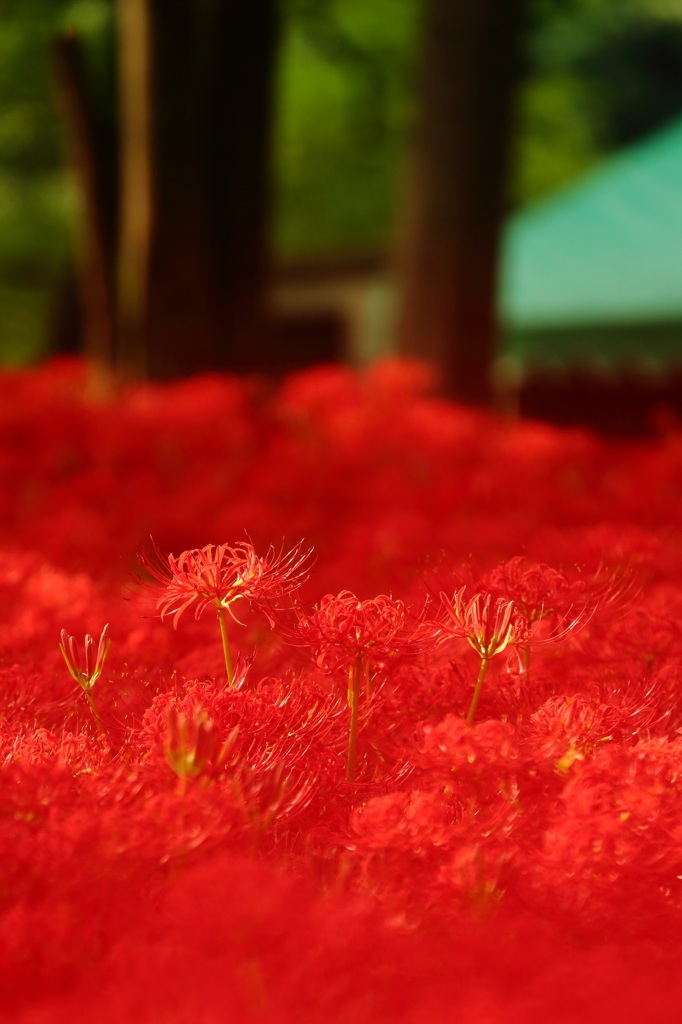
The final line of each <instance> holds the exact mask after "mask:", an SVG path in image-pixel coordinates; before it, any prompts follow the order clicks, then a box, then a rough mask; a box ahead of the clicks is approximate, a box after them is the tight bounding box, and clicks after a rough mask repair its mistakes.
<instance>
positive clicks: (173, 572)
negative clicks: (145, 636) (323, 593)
mask: <svg viewBox="0 0 682 1024" xmlns="http://www.w3.org/2000/svg"><path fill="white" fill-rule="evenodd" d="M311 554H312V549H309V550H305V549H304V548H303V546H302V544H297V545H296V546H295V547H293V548H292V549H291V550H290V551H285V550H284V548H283V547H282V548H280V550H279V551H277V550H276V549H275V547H274V546H273V545H270V547H269V548H268V551H267V553H266V554H265V555H257V554H256V552H255V550H254V547H253V545H252V544H251V543H250V542H249V541H244V542H242V543H240V544H234V545H231V544H219V545H215V544H207V545H206V547H203V548H193V549H191V550H190V551H183V552H182V554H180V555H178V556H177V557H176V556H174V555H168V556H165V557H164V556H163V555H161V554H160V553H159V551H158V550H157V549H156V548H154V549H153V552H152V554H151V555H149V554H147V553H145V552H142V553H140V554H139V555H138V561H139V562H140V565H141V566H142V568H143V569H145V570H146V571H147V572H148V573H149V575H150V576H151V577H152V579H153V580H154V581H155V583H156V584H157V585H159V586H160V587H161V588H162V592H161V595H160V597H159V599H158V601H157V603H156V607H157V608H158V609H159V610H160V612H161V618H162V619H164V618H166V616H172V619H173V626H174V628H177V625H178V621H179V619H180V616H181V615H182V614H183V612H184V611H186V610H187V608H189V607H190V606H192V605H194V617H195V618H196V619H199V618H200V617H201V615H202V614H203V613H204V611H206V609H207V608H209V607H213V608H215V609H216V613H217V616H218V622H219V625H220V635H221V640H222V645H223V654H224V657H225V671H226V675H227V681H228V683H229V685H230V686H231V685H232V684H233V681H234V663H233V659H232V652H231V649H230V643H229V638H228V633H227V617H226V613H229V615H230V617H231V618H232V619H233V620H234V621H235V622H238V621H239V620H238V619H237V617H236V615H235V611H234V605H235V604H236V603H237V602H238V601H241V600H243V601H246V602H247V604H250V605H252V606H253V607H256V608H258V609H259V610H260V611H261V612H263V613H264V615H265V616H266V618H267V619H268V621H269V622H270V625H271V626H272V625H274V619H273V617H272V610H271V609H272V607H273V606H275V605H276V603H277V602H278V601H279V600H281V599H282V598H283V597H285V596H286V595H287V594H291V593H292V592H293V591H295V590H297V589H298V587H299V586H301V584H302V583H303V582H304V581H305V580H306V579H307V578H308V577H307V568H308V565H309V560H310V556H311Z"/></svg>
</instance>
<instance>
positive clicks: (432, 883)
mask: <svg viewBox="0 0 682 1024" xmlns="http://www.w3.org/2000/svg"><path fill="white" fill-rule="evenodd" d="M669 431H670V432H669V433H667V434H666V435H665V436H661V437H660V438H659V439H658V440H657V441H652V442H647V443H646V444H644V443H634V442H632V443H628V444H615V443H609V442H606V441H604V440H600V439H599V438H598V437H596V436H593V435H591V434H589V433H587V432H582V431H561V430H556V429H553V428H550V427H547V426H542V425H540V424H537V423H504V422H502V421H500V420H499V419H497V418H493V417H488V416H487V415H485V414H483V413H481V412H476V411H472V410H467V409H461V408H457V407H456V406H454V405H450V404H448V403H446V402H443V401H442V400H440V399H437V398H435V397H433V396H432V395H431V394H430V391H429V377H428V373H427V372H426V371H425V369H424V368H423V367H421V366H418V365H414V364H410V363H407V362H402V361H392V362H387V363H379V364H377V365H375V366H373V367H371V368H369V369H368V370H367V371H365V372H363V373H356V372H354V371H351V370H349V369H347V368H343V367H319V368H316V369H314V370H309V371H305V372H302V373H298V374H294V375H292V376H290V377H289V378H287V379H286V380H284V381H283V382H282V383H281V384H280V385H279V386H278V387H277V388H276V389H273V388H272V386H267V385H265V384H261V383H259V382H258V381H256V380H254V379H251V380H248V381H246V380H238V379H232V378H229V377H221V376H211V377H201V378H197V379H194V380H190V381H184V382H181V383H174V384H167V385H155V386H142V385H139V386H135V387H126V388H121V389H119V390H118V391H114V390H112V391H111V393H110V394H108V395H107V396H102V395H99V396H96V395H94V394H93V393H91V391H90V390H89V389H88V378H87V368H86V367H85V366H84V365H82V364H81V363H78V362H69V361H63V362H55V363H52V364H48V365H46V366H44V367H42V368H40V369H33V370H25V371H20V372H12V373H7V374H5V375H4V376H2V377H0V432H1V433H2V437H3V444H2V446H0V478H1V480H2V486H1V487H0V521H1V523H2V536H1V538H0V542H1V544H2V548H1V553H2V558H0V621H1V623H2V627H1V629H0V745H1V746H0V750H1V756H0V844H1V846H2V850H3V856H2V857H0V908H1V909H2V915H1V916H0V1017H2V1019H8V1020H12V1021H13V1022H17V1024H29V1022H31V1024H38V1022H39V1021H45V1022H47V1021H53V1020H66V1019H68V1020H69V1021H71V1022H78V1021H91V1020H97V1021H102V1022H104V1024H107V1022H109V1021H111V1022H112V1024H113V1022H114V1021H120V1020H129V1019H131V1020H132V1019H135V1020H136V1021H138V1022H149V1024H179V1022H181V1021H185V1020H189V1019H198V1020H202V1021H207V1022H213V1021H215V1022H216V1024H217V1022H218V1021H220V1022H221V1024H222V1022H223V1021H229V1022H235V1024H252V1022H253V1024H256V1022H257V1021H264V1020H266V1021H268V1022H273V1024H289V1022H293V1021H296V1022H297V1024H298V1022H303V1024H306V1022H310V1024H321V1022H324V1024H341V1022H345V1021H349V1020H352V1021H353V1022H354V1024H355V1022H357V1024H383V1022H388V1021H391V1022H392V1021H401V1022H403V1021H404V1022H406V1024H417V1022H420V1024H421V1022H423V1021H429V1022H434V1024H440V1022H442V1024H445V1022H450V1021H452V1020H455V1019H456V1020H466V1021H471V1022H472V1024H478V1022H481V1024H482V1022H486V1024H496V1022H500V1024H501V1022H505V1024H506V1022H512V1024H535V1022H537V1024H539V1022H543V1024H544V1022H545V1021H548V1020H550V1021H552V1022H560V1024H569V1022H573V1021H577V1020H580V1021H584V1022H591V1021H594V1022H596V1021H602V1020H614V1021H635V1020H637V1021H641V1020H656V1021H657V1022H658V1021H661V1022H667V1021H670V1022H672V1021H677V1020H678V1019H679V1015H680V1010H681V1008H682V985H681V984H680V983H679V982H678V981H677V980H676V978H677V972H676V964H677V961H678V959H679V956H680V953H682V942H681V940H680V926H681V925H682V889H680V879H681V878H682V855H681V853H680V851H681V850H682V845H681V844H682V832H681V826H680V822H681V821H682V745H681V741H680V736H681V735H682V699H681V696H680V695H681V692H682V690H681V687H682V625H681V623H682V587H681V586H680V579H681V578H682V541H681V538H682V503H680V501H679V496H680V493H682V431H677V430H674V429H672V428H669ZM150 535H151V536H152V537H153V538H154V542H153V546H152V547H151V548H150V547H149V546H147V548H146V551H145V548H144V547H143V548H142V549H140V544H141V543H142V544H143V545H144V543H145V541H144V538H148V537H149V536H150ZM300 537H304V538H305V543H303V542H298V543H297V542H296V540H297V538H300ZM239 538H244V539H239ZM280 538H293V541H281V540H280ZM273 539H274V540H275V541H276V543H275V544H273ZM208 540H214V541H219V542H220V543H217V544H216V543H207V541H208ZM312 549H314V552H315V561H314V565H313V559H312V556H311V554H310V552H311V550H312ZM140 550H142V551H143V553H142V555H141V556H139V560H138V557H137V556H136V552H139V551H140ZM162 551H167V552H172V553H171V554H167V555H165V554H161V552H162ZM434 578H437V579H438V586H437V587H435V588H434V586H433V584H432V583H431V582H430V581H432V580H433V579H434ZM438 594H440V600H438V599H437V596H436V595H438ZM321 595H326V596H321ZM189 609H193V611H194V615H193V616H192V615H184V613H185V611H188V610H189ZM205 612H209V613H210V614H208V615H206V614H204V613H205ZM214 618H215V619H217V621H218V625H219V632H220V635H218V630H217V629H216V624H215V621H213V620H214ZM168 619H170V620H171V622H170V623H169V622H168ZM103 623H107V624H108V625H107V626H104V628H103V629H102V625H103ZM171 626H172V627H177V628H171ZM60 638H61V642H59V641H60ZM498 655H502V657H498ZM226 676H227V678H226Z"/></svg>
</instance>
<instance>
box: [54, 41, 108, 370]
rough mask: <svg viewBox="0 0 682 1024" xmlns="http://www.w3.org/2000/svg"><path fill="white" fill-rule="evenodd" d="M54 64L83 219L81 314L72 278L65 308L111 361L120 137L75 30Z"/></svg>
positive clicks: (87, 347) (72, 342) (91, 348)
mask: <svg viewBox="0 0 682 1024" xmlns="http://www.w3.org/2000/svg"><path fill="white" fill-rule="evenodd" d="M53 64H54V72H55V79H56V85H57V98H58V103H59V107H60V110H61V114H62V118H63V120H64V124H65V128H66V142H67V149H68V151H69V155H70V160H71V164H72V166H73V168H74V172H75V178H76V181H77V182H78V185H79V199H80V205H81V224H82V230H81V238H80V240H79V252H78V254H77V267H76V289H77V294H78V306H79V310H78V312H79V315H76V316H74V315H73V296H72V295H71V293H70V289H71V281H70V280H69V281H67V282H65V285H64V296H63V298H64V300H65V305H64V306H63V308H62V313H66V310H67V308H68V309H70V310H71V313H70V314H69V316H68V326H67V329H68V331H70V332H72V331H74V330H80V332H81V336H82V346H81V347H82V349H83V351H84V352H85V354H86V355H87V356H88V357H89V358H90V359H91V360H92V361H93V363H95V364H99V365H104V366H111V365H112V363H113V361H114V353H115V347H116V340H115V337H116V297H115V288H114V266H113V254H114V250H115V245H116V221H117V185H116V171H115V168H116V139H115V136H114V135H113V134H112V133H111V132H110V131H107V127H106V121H105V119H104V118H102V116H101V113H100V112H99V111H98V110H97V107H96V105H95V103H94V100H93V95H94V90H93V88H92V83H91V82H90V80H89V77H88V74H87V70H86V64H85V59H84V55H83V50H82V46H81V44H80V41H79V40H78V39H77V38H76V37H75V36H74V35H72V34H68V35H63V36H60V37H58V38H57V39H56V40H55V43H54V47H53ZM62 322H63V323H65V322H66V321H62ZM76 342H77V340H76V338H74V337H68V336H67V335H64V336H63V337H61V338H60V339H59V347H60V349H61V350H64V349H65V348H66V347H67V346H68V347H69V348H70V349H73V350H75V349H76V348H77V347H78V346H77V343H76Z"/></svg>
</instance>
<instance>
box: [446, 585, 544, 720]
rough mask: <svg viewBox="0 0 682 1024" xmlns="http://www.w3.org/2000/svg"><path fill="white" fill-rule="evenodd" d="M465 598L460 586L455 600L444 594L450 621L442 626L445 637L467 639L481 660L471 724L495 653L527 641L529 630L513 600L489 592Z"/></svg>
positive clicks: (473, 698) (462, 588) (473, 700)
mask: <svg viewBox="0 0 682 1024" xmlns="http://www.w3.org/2000/svg"><path fill="white" fill-rule="evenodd" d="M465 595H466V587H461V588H460V589H459V590H458V591H457V593H456V594H455V595H454V597H453V598H452V599H450V598H449V597H448V595H447V594H446V593H444V592H441V595H440V598H441V601H442V602H443V605H444V607H445V610H446V612H447V614H448V621H446V622H445V623H443V633H444V635H445V636H446V637H448V636H450V637H453V636H454V637H461V638H462V639H465V640H467V641H468V642H469V644H470V645H471V647H473V649H474V650H475V651H476V653H477V654H478V656H479V657H480V659H481V668H480V671H479V673H478V679H477V680H476V687H475V689H474V695H473V697H472V699H471V704H470V706H469V711H468V713H467V722H468V723H469V725H471V723H472V722H473V720H474V715H475V713H476V706H477V704H478V700H479V697H480V696H481V690H482V689H483V680H484V679H485V675H486V672H487V670H488V662H489V661H490V659H491V658H493V657H494V656H495V655H496V654H501V653H502V651H504V650H505V648H506V647H507V646H508V645H509V644H514V645H516V644H519V643H523V642H525V641H526V639H527V637H528V628H527V626H526V624H525V622H524V620H523V619H522V618H521V616H520V615H519V613H518V611H517V609H516V605H515V604H514V602H513V601H505V600H504V599H503V598H500V597H495V595H494V594H490V593H489V594H486V595H485V596H484V595H483V594H481V593H478V594H474V596H473V597H471V598H469V599H468V600H467V598H466V596H465Z"/></svg>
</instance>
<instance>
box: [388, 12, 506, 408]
mask: <svg viewBox="0 0 682 1024" xmlns="http://www.w3.org/2000/svg"><path fill="white" fill-rule="evenodd" d="M523 6H524V4H523V0H425V12H424V42H423V65H422V69H421V98H420V112H419V119H418V125H417V135H416V140H415V142H416V145H415V157H414V167H413V180H412V183H411V192H410V195H409V196H408V201H407V212H406V223H405V229H404V230H405V234H404V239H403V249H404V252H403V273H404V316H403V322H402V330H401V347H402V349H403V351H405V352H408V353H411V354H413V355H417V356H420V357H422V358H426V359H427V360H429V361H431V362H432V363H433V364H434V365H435V366H436V367H437V368H438V370H439V371H440V374H441V377H442V383H443V385H444V387H445V388H446V389H447V391H448V392H449V393H450V394H452V395H453V396H454V397H457V398H458V399H460V400H463V401H467V402H474V403H479V402H483V403H484V402H487V401H488V400H489V397H490V394H491V368H492V362H493V357H494V352H495V345H496V331H497V327H496V315H495V300H496V288H497V262H498V249H499V240H500V232H501V226H502V221H503V217H504V212H505V192H506V183H507V167H508V156H509V138H510V130H511V118H512V112H513V99H514V85H515V82H516V78H517V74H518V62H517V51H518V41H519V36H520V29H521V25H522V12H523Z"/></svg>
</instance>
